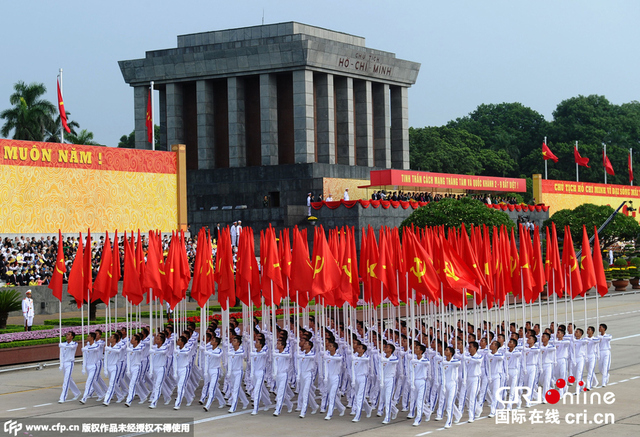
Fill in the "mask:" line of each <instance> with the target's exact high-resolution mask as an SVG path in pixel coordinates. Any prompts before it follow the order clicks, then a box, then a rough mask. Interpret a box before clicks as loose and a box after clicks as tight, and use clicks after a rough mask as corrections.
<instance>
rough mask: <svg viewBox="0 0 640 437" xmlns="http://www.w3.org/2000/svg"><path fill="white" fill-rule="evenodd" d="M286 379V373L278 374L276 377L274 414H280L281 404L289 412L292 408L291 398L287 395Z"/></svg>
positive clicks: (287, 376) (287, 377) (287, 375)
mask: <svg viewBox="0 0 640 437" xmlns="http://www.w3.org/2000/svg"><path fill="white" fill-rule="evenodd" d="M288 379H289V374H288V372H280V373H278V374H277V375H276V411H275V413H276V414H280V412H281V411H282V405H283V404H286V405H287V408H289V410H291V409H292V408H293V403H292V402H291V397H290V396H289V393H287V380H288Z"/></svg>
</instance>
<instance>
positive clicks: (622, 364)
mask: <svg viewBox="0 0 640 437" xmlns="http://www.w3.org/2000/svg"><path fill="white" fill-rule="evenodd" d="M587 303H588V310H587V311H588V314H587V315H588V323H589V325H595V324H596V310H595V308H596V301H595V299H593V298H590V299H588V300H587ZM599 307H600V322H601V323H607V325H608V327H609V329H608V332H609V333H611V334H612V335H613V342H612V365H611V378H610V385H609V386H607V387H606V388H597V389H594V390H592V391H591V392H588V393H587V395H588V398H587V400H589V397H590V396H591V395H592V394H593V393H595V392H598V393H600V394H601V396H603V399H604V395H605V393H606V392H611V393H613V395H614V396H615V398H614V399H615V400H614V402H609V404H606V403H605V402H604V401H602V402H601V404H600V405H597V404H595V405H594V404H587V405H584V403H583V398H582V397H581V399H580V404H579V405H568V404H567V405H563V404H562V401H560V403H558V404H555V405H550V404H541V405H537V406H534V407H532V408H529V409H523V411H524V414H525V417H526V421H525V423H523V424H508V425H507V424H497V423H496V418H488V417H486V415H487V413H488V408H487V407H485V409H484V410H483V416H482V417H481V419H482V420H477V421H476V422H475V423H472V424H470V423H466V422H461V423H460V424H458V425H454V426H453V427H452V428H451V429H449V430H444V429H443V428H442V425H443V422H436V421H434V420H433V418H434V417H435V416H432V419H431V421H430V422H427V423H423V424H422V425H421V426H419V427H413V426H411V424H412V422H413V421H412V420H407V419H406V414H407V413H399V414H398V417H397V418H396V419H395V420H393V421H392V422H391V423H390V424H389V425H382V424H381V421H382V419H381V418H378V417H375V415H374V416H373V417H371V418H364V417H363V419H362V420H361V421H360V422H359V423H352V422H351V418H352V417H351V416H349V415H348V413H347V414H345V416H344V417H339V416H337V414H336V415H335V417H334V418H333V419H332V420H330V421H326V420H324V415H323V414H319V413H318V414H315V415H311V414H308V415H307V417H306V418H305V419H300V418H299V417H298V414H295V413H291V414H288V413H286V412H283V414H282V415H281V416H280V417H273V415H272V413H273V410H271V411H268V412H267V411H264V410H261V411H260V413H259V414H258V415H257V416H251V415H250V414H249V413H250V411H251V410H250V409H247V410H239V411H238V412H236V413H234V414H229V413H228V412H227V410H226V409H217V408H216V406H215V404H214V407H213V408H212V410H211V411H210V412H208V413H207V412H205V411H204V410H203V409H202V407H201V406H199V405H197V403H196V402H194V404H193V405H191V406H190V407H183V408H182V409H181V410H179V411H175V410H173V408H172V405H168V406H165V405H161V403H160V405H158V408H157V409H155V410H150V409H149V408H148V406H147V405H139V404H138V403H137V400H136V401H135V402H134V403H133V405H132V406H131V408H127V407H125V406H124V405H123V404H116V403H112V404H111V406H109V407H105V406H103V405H102V404H101V403H98V402H96V400H95V399H90V400H89V401H88V402H87V404H86V405H81V404H80V403H79V402H77V401H73V402H71V401H68V402H66V403H65V404H58V403H57V400H58V398H59V396H60V389H61V384H62V374H61V372H60V371H59V370H58V366H57V363H51V364H52V365H50V366H46V367H45V368H44V369H42V370H35V369H30V370H19V371H17V370H14V371H11V370H10V369H6V368H5V369H0V371H1V373H0V382H1V384H0V419H1V420H0V421H2V422H6V421H7V420H10V419H19V418H50V419H53V418H62V419H67V418H77V419H93V420H95V419H99V418H115V417H118V418H136V419H138V420H144V419H147V420H151V419H162V420H176V421H181V420H183V421H192V422H194V423H195V435H196V436H209V435H214V433H215V435H242V436H299V435H305V436H347V435H349V436H356V435H358V436H359V435H362V436H380V435H383V434H384V435H393V436H394V437H405V436H406V437H409V436H410V437H414V436H416V437H417V436H426V435H435V436H440V435H446V434H449V435H465V434H467V435H468V434H470V433H473V435H474V437H482V436H492V437H499V436H513V435H519V436H529V435H541V434H542V433H545V434H547V435H549V436H576V435H580V436H602V435H608V436H614V435H615V436H616V437H623V436H637V435H639V434H640V408H639V404H638V401H637V393H638V392H640V319H639V316H640V296H639V295H637V294H635V293H624V294H617V295H613V296H611V297H605V298H602V299H600V300H599ZM535 314H537V312H536V311H534V315H535ZM574 316H575V320H576V323H577V325H578V326H579V327H580V326H582V325H584V304H583V303H582V301H581V300H578V301H577V302H576V305H575V306H574ZM545 318H546V310H544V306H543V322H544V321H545ZM558 318H559V319H560V321H561V322H563V321H564V305H563V304H560V305H558ZM7 370H10V371H7ZM598 376H599V374H598ZM74 379H75V381H76V382H77V383H78V386H79V388H80V389H81V390H83V389H84V380H85V377H84V375H82V373H81V366H80V365H79V364H77V365H76V366H75V369H74ZM609 396H611V395H609ZM573 398H574V399H575V396H574V397H573ZM594 400H595V399H594ZM551 409H557V410H558V414H559V419H560V424H551V423H544V422H545V418H546V417H547V416H546V415H547V414H548V413H547V410H551ZM533 410H539V411H541V413H535V412H533ZM347 411H348V410H347ZM576 413H581V414H585V413H586V415H585V416H581V417H580V418H579V421H580V423H567V422H566V421H565V418H567V419H569V420H570V421H571V420H572V419H573V418H574V417H575V416H574V415H575V414H576ZM597 414H602V416H597ZM605 414H613V415H614V416H613V417H615V423H613V424H598V423H595V422H596V420H598V419H604V418H605V416H604V415H605ZM532 415H534V416H535V415H538V416H539V417H541V419H540V420H541V421H542V422H543V423H533V424H532V423H531V416H532ZM567 415H569V416H567ZM608 417H609V419H608V420H609V421H611V417H612V416H608ZM465 418H466V415H465V416H463V419H465ZM585 418H586V423H583V422H584V421H585ZM573 420H575V419H573ZM589 422H591V423H589ZM124 434H126V433H124ZM35 435H36V434H34V437H35ZM151 435H153V434H151Z"/></svg>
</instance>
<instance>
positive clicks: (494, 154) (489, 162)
mask: <svg viewBox="0 0 640 437" xmlns="http://www.w3.org/2000/svg"><path fill="white" fill-rule="evenodd" d="M478 153H479V160H480V163H481V164H482V167H484V170H482V172H481V173H480V175H482V176H503V177H504V176H506V175H508V174H513V173H514V172H515V171H516V169H517V168H518V163H517V162H516V161H515V160H514V159H513V158H511V157H510V156H509V154H508V153H507V151H506V150H497V151H496V150H491V149H482V150H479V151H478Z"/></svg>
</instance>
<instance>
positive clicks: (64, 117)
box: [58, 81, 71, 134]
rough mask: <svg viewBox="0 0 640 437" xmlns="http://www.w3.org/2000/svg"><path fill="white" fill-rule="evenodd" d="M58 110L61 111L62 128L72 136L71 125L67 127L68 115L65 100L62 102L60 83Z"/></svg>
mask: <svg viewBox="0 0 640 437" xmlns="http://www.w3.org/2000/svg"><path fill="white" fill-rule="evenodd" d="M58 109H59V110H60V121H61V122H62V127H63V128H64V130H66V131H67V133H68V134H70V133H71V129H69V125H67V113H66V111H65V110H64V100H62V91H61V90H60V81H58Z"/></svg>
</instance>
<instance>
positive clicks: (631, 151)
mask: <svg viewBox="0 0 640 437" xmlns="http://www.w3.org/2000/svg"><path fill="white" fill-rule="evenodd" d="M629 174H630V177H629V183H630V184H631V185H633V148H629ZM596 300H597V298H596ZM599 327H600V325H598V328H599Z"/></svg>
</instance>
